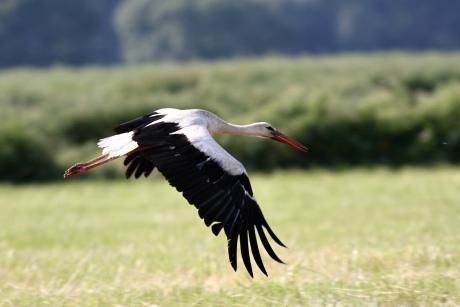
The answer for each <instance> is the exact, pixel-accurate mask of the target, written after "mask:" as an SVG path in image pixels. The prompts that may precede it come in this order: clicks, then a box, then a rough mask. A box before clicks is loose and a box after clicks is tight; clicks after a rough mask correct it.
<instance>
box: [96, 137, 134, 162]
mask: <svg viewBox="0 0 460 307" xmlns="http://www.w3.org/2000/svg"><path fill="white" fill-rule="evenodd" d="M133 135H134V132H132V131H130V132H126V133H121V134H117V135H114V136H110V137H107V138H105V139H101V140H100V141H99V143H97V146H99V147H100V148H102V154H103V155H105V154H108V157H107V158H116V157H120V156H124V155H126V154H127V153H129V152H131V151H133V150H134V149H136V148H137V147H139V145H138V144H137V143H136V142H135V141H133V139H132V138H133Z"/></svg>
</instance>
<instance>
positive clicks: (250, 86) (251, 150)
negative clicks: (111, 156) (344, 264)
mask: <svg viewBox="0 0 460 307" xmlns="http://www.w3.org/2000/svg"><path fill="white" fill-rule="evenodd" d="M162 107H176V108H203V109H208V110H210V111H212V112H215V113H216V114H218V115H219V116H220V117H222V118H223V119H225V120H227V121H230V122H233V123H240V124H244V123H249V122H255V121H268V122H270V123H272V124H273V125H274V126H275V127H277V128H278V129H279V130H280V131H283V132H285V133H287V134H289V135H291V136H293V137H294V138H296V139H298V140H299V141H301V142H302V143H304V144H305V145H307V147H309V149H310V151H309V153H308V154H302V153H300V152H297V151H295V150H292V149H291V148H288V147H287V146H283V145H281V144H274V143H271V142H269V141H266V140H259V139H254V138H243V137H233V136H221V137H219V142H220V143H221V144H222V145H223V146H224V147H225V148H226V149H228V150H229V151H230V153H232V154H233V155H235V156H236V157H237V158H238V159H240V160H242V161H243V162H244V163H245V165H246V166H247V167H248V168H249V169H259V170H264V169H273V168H277V167H301V168H305V167H311V166H326V167H342V166H351V165H374V164H386V165H391V166H398V165H402V164H427V163H436V162H451V163H458V162H459V160H460V158H459V155H458V153H459V152H460V121H459V118H460V54H458V53H438V54H435V53H433V54H399V53H384V54H374V55H347V56H337V57H302V58H297V59H288V58H283V57H267V58H263V59H249V58H248V59H240V60H231V61H219V62H213V63H200V62H192V63H189V64H186V65H178V64H162V65H160V64H149V65H143V66H129V67H112V68H104V69H103V68H84V69H71V68H64V67H55V68H52V69H47V70H37V69H15V70H9V71H3V72H1V73H0V109H1V110H2V115H3V117H4V118H5V120H4V121H3V122H2V123H1V124H0V148H2V151H0V152H1V155H2V158H1V159H0V161H1V162H0V164H1V165H0V170H1V173H2V177H1V179H2V180H13V181H24V180H39V179H43V178H45V177H46V178H48V179H53V178H59V177H60V175H59V176H56V175H55V174H56V172H55V171H54V169H55V168H56V167H58V168H60V169H61V172H62V171H64V170H65V169H66V168H67V167H69V166H70V165H72V164H74V163H76V162H79V161H82V160H86V159H90V158H93V157H94V156H96V155H98V154H99V149H98V148H97V147H96V144H95V143H96V142H97V140H98V139H99V138H102V137H106V136H109V135H111V134H112V131H111V129H112V127H114V126H116V125H118V124H119V123H122V122H124V121H127V120H130V119H132V118H135V117H139V116H142V115H144V114H146V113H148V112H151V111H153V110H155V109H158V108H162ZM11 138H14V139H15V141H14V142H12V141H11ZM12 144H13V145H12ZM14 144H16V145H14ZM21 144H22V145H21ZM23 146H28V148H26V149H25V148H24V147H23ZM5 148H9V149H8V150H6V149H5ZM5 150H6V151H5ZM5 152H6V153H5ZM24 152H26V153H27V154H29V155H34V156H39V157H40V159H39V161H36V160H34V159H32V158H31V159H30V160H28V158H27V159H26V158H24V159H19V160H14V159H13V160H11V159H12V158H5V157H16V158H17V157H19V156H20V155H22V154H23V153H24ZM51 162H52V163H51ZM121 164H122V163H121V162H120V163H116V162H115V163H111V165H110V166H109V165H108V166H105V167H103V168H101V169H100V170H95V171H93V172H90V174H89V176H105V177H112V176H119V175H120V173H121V172H122V171H123V167H122V165H121ZM12 167H14V169H15V170H17V172H18V173H26V174H27V176H25V177H24V176H23V177H19V178H16V177H13V176H10V175H9V174H10V172H9V171H7V170H9V169H11V168H12ZM23 169H24V171H23ZM31 170H32V171H31ZM4 174H6V175H4ZM45 174H46V175H45Z"/></svg>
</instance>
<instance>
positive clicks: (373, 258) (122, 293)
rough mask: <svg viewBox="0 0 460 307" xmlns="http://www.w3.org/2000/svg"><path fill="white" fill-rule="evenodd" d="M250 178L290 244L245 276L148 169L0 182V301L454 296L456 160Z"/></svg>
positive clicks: (459, 282)
mask: <svg viewBox="0 0 460 307" xmlns="http://www.w3.org/2000/svg"><path fill="white" fill-rule="evenodd" d="M251 178H252V182H253V187H254V191H255V193H256V196H257V199H258V201H259V203H260V204H261V207H262V209H263V211H264V213H265V215H266V218H267V220H268V222H269V223H270V225H271V226H272V228H273V229H274V231H275V232H276V233H277V234H278V236H279V237H280V239H281V240H283V242H284V243H286V244H287V246H288V247H289V249H282V248H276V251H277V253H278V254H279V256H280V257H281V258H282V259H283V260H284V261H285V262H287V265H280V264H277V263H275V262H273V261H271V260H270V259H269V258H268V257H264V259H265V263H266V266H267V270H268V272H269V275H270V277H269V278H266V277H264V276H263V275H262V274H261V273H259V272H256V276H255V279H254V280H252V279H251V278H250V277H249V276H248V275H247V273H246V272H245V271H244V268H243V267H241V260H240V259H239V260H240V268H239V270H238V272H237V273H236V274H235V273H234V272H233V271H232V269H231V267H230V265H229V263H228V260H227V255H226V242H225V238H224V237H222V236H220V237H217V238H215V237H214V236H213V235H212V233H211V231H210V230H209V229H207V228H206V227H205V226H204V224H203V223H202V221H200V219H199V218H198V216H197V213H196V210H195V209H194V208H193V207H191V206H189V205H188V204H187V202H186V201H185V200H184V199H182V197H181V195H180V194H179V193H177V192H176V191H175V190H174V189H173V188H170V187H168V186H167V183H166V182H165V181H164V180H160V177H159V176H157V177H155V178H154V179H144V180H138V181H135V180H130V181H113V182H100V181H94V180H92V181H78V180H72V179H70V180H66V181H65V182H61V183H56V184H46V185H23V186H14V185H7V184H3V185H0V203H1V205H0V225H2V227H1V228H0V280H1V282H0V306H30V305H35V306H43V305H51V306H108V305H110V306H152V305H159V306H171V305H182V306H190V305H203V306H228V305H234V306H253V305H266V306H270V305H281V306H292V305H328V304H333V305H337V304H340V305H366V304H367V305H369V304H372V305H382V306H395V305H398V306H401V305H405V306H409V305H410V306H420V305H426V306H436V305H439V306H441V305H447V306H453V305H458V304H459V303H460V295H459V294H458V293H460V277H459V276H460V265H459V261H458V259H459V258H460V244H459V243H460V242H459V241H460V235H459V234H460V224H459V222H458V221H459V219H458V217H459V216H460V207H459V206H458V200H459V196H460V194H459V191H460V169H459V168H457V167H456V168H451V167H447V166H445V167H442V166H440V167H436V168H401V169H398V170H388V169H384V168H375V169H355V170H350V171H336V172H332V171H324V170H313V171H309V172H295V171H291V172H281V171H279V172H274V173H272V174H271V175H259V174H255V175H253V176H251Z"/></svg>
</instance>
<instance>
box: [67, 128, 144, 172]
mask: <svg viewBox="0 0 460 307" xmlns="http://www.w3.org/2000/svg"><path fill="white" fill-rule="evenodd" d="M133 134H134V132H132V131H131V132H126V133H121V134H117V135H114V136H111V137H108V138H105V139H101V140H100V141H99V143H97V145H98V146H99V147H100V148H102V149H103V150H102V155H100V156H99V157H97V158H94V159H92V160H89V161H87V162H83V163H77V164H75V165H74V166H72V167H71V168H69V169H68V170H66V171H65V173H64V178H67V177H70V176H74V175H78V174H81V173H84V172H86V171H89V170H90V169H93V168H95V167H98V166H100V165H102V164H105V163H107V162H110V161H112V160H115V159H117V158H119V157H121V156H124V155H126V154H129V153H130V152H132V151H134V150H136V149H137V148H138V147H139V146H138V144H137V143H136V142H135V141H133V139H132V137H133Z"/></svg>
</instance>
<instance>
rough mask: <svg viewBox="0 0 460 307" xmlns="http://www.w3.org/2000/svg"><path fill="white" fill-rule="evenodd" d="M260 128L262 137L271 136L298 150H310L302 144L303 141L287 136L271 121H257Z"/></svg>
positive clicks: (270, 137)
mask: <svg viewBox="0 0 460 307" xmlns="http://www.w3.org/2000/svg"><path fill="white" fill-rule="evenodd" d="M257 125H258V127H259V129H260V135H259V136H261V137H265V138H269V139H272V140H275V141H278V142H281V143H284V144H286V145H289V146H291V147H293V148H295V149H297V150H300V151H305V152H306V151H308V149H307V147H305V146H304V145H302V144H301V143H299V142H297V141H296V140H294V139H293V138H291V137H289V136H287V135H286V134H284V133H281V132H279V131H278V130H276V129H275V128H274V127H273V126H272V125H270V124H269V123H265V122H264V123H257Z"/></svg>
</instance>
